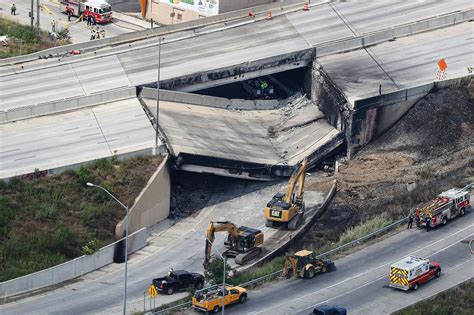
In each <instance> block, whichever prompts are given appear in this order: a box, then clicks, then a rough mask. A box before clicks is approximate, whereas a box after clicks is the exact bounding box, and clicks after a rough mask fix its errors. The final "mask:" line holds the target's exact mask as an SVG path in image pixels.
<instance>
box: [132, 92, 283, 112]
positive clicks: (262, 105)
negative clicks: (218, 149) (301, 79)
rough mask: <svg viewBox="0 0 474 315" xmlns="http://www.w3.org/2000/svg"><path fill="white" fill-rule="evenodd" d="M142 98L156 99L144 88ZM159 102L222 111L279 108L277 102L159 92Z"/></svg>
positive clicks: (153, 94)
mask: <svg viewBox="0 0 474 315" xmlns="http://www.w3.org/2000/svg"><path fill="white" fill-rule="evenodd" d="M140 95H141V97H142V98H148V99H156V89H152V88H147V87H144V88H143V89H142V92H141V93H140ZM160 100H162V101H169V102H176V103H182V104H192V105H200V106H207V107H215V108H224V109H238V110H255V109H261V110H265V109H275V108H278V107H279V106H280V102H279V101H277V100H243V99H228V98H223V97H214V96H207V95H200V94H193V93H185V92H176V91H170V90H160Z"/></svg>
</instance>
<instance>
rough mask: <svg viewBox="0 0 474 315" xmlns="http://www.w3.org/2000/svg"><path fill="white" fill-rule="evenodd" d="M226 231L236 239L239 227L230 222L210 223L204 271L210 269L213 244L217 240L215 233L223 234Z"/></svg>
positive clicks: (207, 233)
mask: <svg viewBox="0 0 474 315" xmlns="http://www.w3.org/2000/svg"><path fill="white" fill-rule="evenodd" d="M222 231H225V232H227V233H228V234H229V235H231V236H234V237H236V236H237V235H238V233H239V232H238V227H237V226H236V225H235V224H234V223H232V222H229V221H224V222H209V224H208V225H207V230H206V247H205V253H204V263H203V266H204V269H207V268H209V261H210V259H211V254H212V243H213V242H214V239H215V233H216V232H222Z"/></svg>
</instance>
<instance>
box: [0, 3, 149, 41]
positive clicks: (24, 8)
mask: <svg viewBox="0 0 474 315" xmlns="http://www.w3.org/2000/svg"><path fill="white" fill-rule="evenodd" d="M12 2H15V5H16V7H17V10H16V15H15V16H10V5H11V3H12ZM40 4H41V5H43V6H44V7H45V8H44V9H43V10H40V27H41V29H43V30H45V31H47V32H51V22H52V20H55V21H56V28H57V30H60V29H62V28H65V27H66V26H67V27H68V28H69V34H70V36H71V42H72V43H81V42H85V41H89V40H90V36H91V32H90V29H89V28H88V27H87V25H86V22H78V21H76V20H77V18H76V17H72V19H71V21H70V22H69V21H68V20H67V15H66V14H64V13H62V12H61V11H60V10H59V1H57V0H40ZM0 8H3V10H1V11H0V16H2V14H3V16H5V17H7V18H9V19H13V20H15V21H17V22H19V23H21V24H25V25H30V23H31V20H30V17H29V16H28V14H29V12H30V11H31V1H30V0H15V1H11V0H0ZM2 11H3V13H2ZM34 12H35V14H34V17H35V20H34V23H35V25H36V0H35V1H34ZM98 26H99V27H100V28H103V29H104V30H105V32H106V36H108V37H109V36H117V35H120V34H125V33H130V32H133V31H138V30H141V29H143V28H140V27H137V26H136V25H133V24H130V23H125V22H121V21H119V20H115V21H114V22H113V23H108V24H105V25H98Z"/></svg>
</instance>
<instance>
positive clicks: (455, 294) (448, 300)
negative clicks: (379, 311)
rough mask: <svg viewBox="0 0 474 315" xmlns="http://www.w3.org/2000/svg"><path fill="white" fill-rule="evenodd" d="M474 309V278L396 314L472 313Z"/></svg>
mask: <svg viewBox="0 0 474 315" xmlns="http://www.w3.org/2000/svg"><path fill="white" fill-rule="evenodd" d="M472 310H474V280H472V279H471V280H469V281H466V282H464V283H462V284H461V285H459V286H457V287H455V288H452V289H449V290H446V291H444V292H441V293H440V294H438V295H436V296H434V297H432V298H429V299H427V300H424V301H421V302H418V303H416V304H414V305H412V306H409V307H407V308H404V309H402V310H400V311H398V312H395V313H394V315H424V314H431V315H470V314H472Z"/></svg>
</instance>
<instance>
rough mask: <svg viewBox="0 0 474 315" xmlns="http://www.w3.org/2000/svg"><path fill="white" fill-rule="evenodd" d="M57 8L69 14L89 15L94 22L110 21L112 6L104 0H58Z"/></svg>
mask: <svg viewBox="0 0 474 315" xmlns="http://www.w3.org/2000/svg"><path fill="white" fill-rule="evenodd" d="M59 8H60V9H61V11H62V12H64V13H66V14H68V15H71V16H81V15H83V16H84V19H87V17H89V16H90V17H91V19H92V22H93V23H94V24H96V23H99V24H104V23H107V22H111V21H112V7H111V6H110V4H109V3H108V2H107V1H105V0H87V1H86V0H60V2H59Z"/></svg>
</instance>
